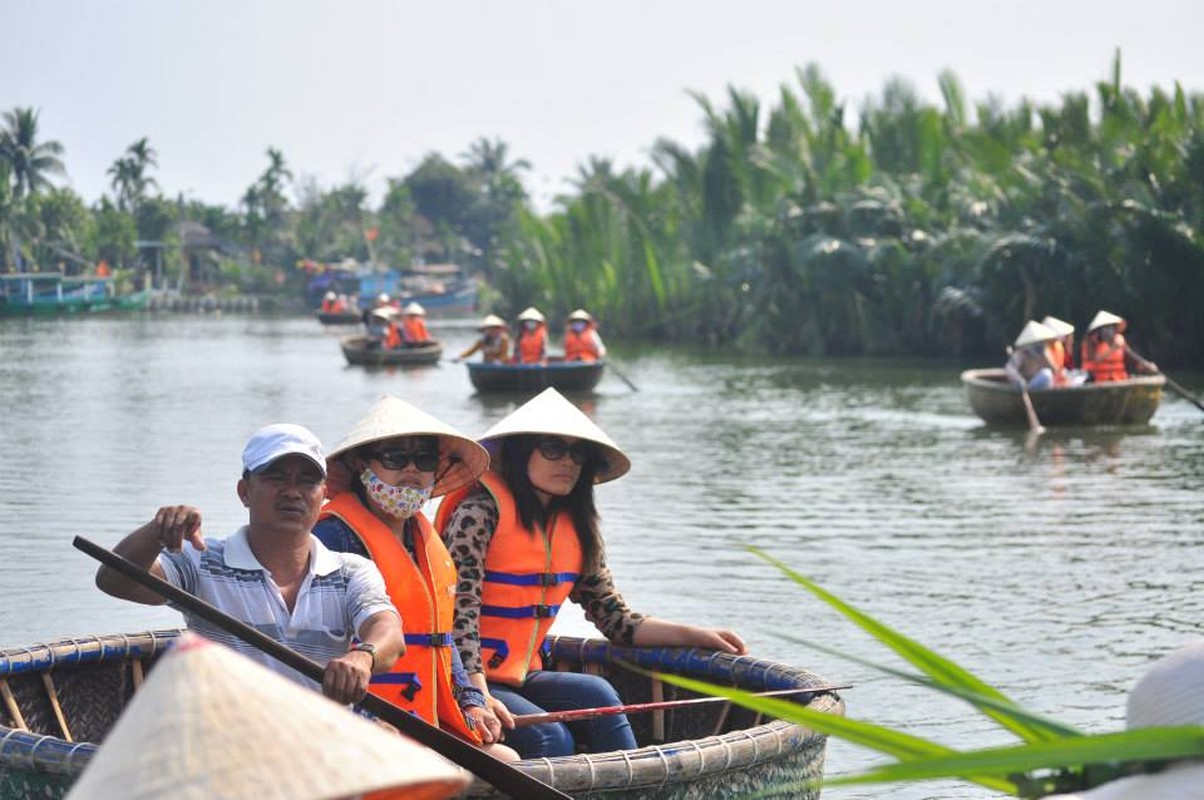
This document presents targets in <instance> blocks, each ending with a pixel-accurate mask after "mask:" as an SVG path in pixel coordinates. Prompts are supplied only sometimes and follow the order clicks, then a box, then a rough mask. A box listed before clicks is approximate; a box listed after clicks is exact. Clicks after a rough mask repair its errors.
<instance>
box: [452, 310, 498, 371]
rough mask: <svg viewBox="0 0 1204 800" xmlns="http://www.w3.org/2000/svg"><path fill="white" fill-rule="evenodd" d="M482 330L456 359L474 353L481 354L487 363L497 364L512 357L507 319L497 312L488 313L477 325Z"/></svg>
mask: <svg viewBox="0 0 1204 800" xmlns="http://www.w3.org/2000/svg"><path fill="white" fill-rule="evenodd" d="M477 330H479V331H480V332H481V336H480V338H478V339H477V340H476V341H475V342H473V343H472V346H471V347H468V348H467V349H465V350H464V352H462V353H460V355H458V356H456V358H455V360H456V361H462V360H464V359H466V358H468V357H469V356H471V355H472V354H473V353H478V352H479V353H480V354H481V361H482V362H484V363H486V364H497V363H502V362H504V361H506V360H507V359H508V358H510V334H508V333H506V321H505V320H504V319H502V318H501V317H499V316H498V315H496V314H488V315H486V316H485V318H484V319H482V320H481V322H480V324H478V325H477Z"/></svg>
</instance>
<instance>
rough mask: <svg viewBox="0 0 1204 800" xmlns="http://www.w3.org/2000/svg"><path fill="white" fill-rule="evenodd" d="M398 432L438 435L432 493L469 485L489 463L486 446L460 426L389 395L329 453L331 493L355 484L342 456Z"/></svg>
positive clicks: (344, 489)
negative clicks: (459, 427)
mask: <svg viewBox="0 0 1204 800" xmlns="http://www.w3.org/2000/svg"><path fill="white" fill-rule="evenodd" d="M398 436H437V437H438V438H439V467H438V469H436V470H435V488H434V489H432V490H431V496H432V497H439V496H440V495H444V494H447V493H448V492H451V491H454V490H456V489H459V488H460V487H461V486H467V485H468V484H470V483H472V482H473V481H475V480H476V479H477V478H478V477H479V476H480V474H481V473H482V472H484V471H485V470H486V469H487V468H488V467H489V453H487V452H486V451H485V448H483V447H481V446H480V445H479V444H477V443H476V442H474V441H473V440H472V439H470V438H468V437H467V436H465V435H464V434H462V433H460V432H459V431H458V430H456V429H455V428H453V427H452V426H451V425H448V424H446V423H444V422H440V421H439V420H437V419H435V418H434V417H432V416H431V415H430V414H428V413H426V412H425V411H423V410H421V409H419V408H416V407H415V406H412V405H410V404H409V403H407V402H406V401H405V400H402V399H401V398H400V397H394V396H393V395H385V396H384V397H382V398H381V399H380V400H377V401H376V403H375V404H374V405H373V406H372V408H370V409H368V413H367V414H365V415H364V417H363V418H362V419H361V420H360V421H359V422H357V423H355V425H353V426H352V428H351V432H350V433H348V434H347V436H346V438H344V439H343V441H341V442H339V445H338V447H336V448H334V450H332V451H330V453H329V455H327V456H326V471H327V473H328V477H327V494H328V496H330V497H333V496H335V495H336V494H339V493H340V492H344V491H346V490H347V487H348V486H350V485H351V472H350V469H349V467H348V466H347V465H346V464H345V463H344V462H343V458H342V456H343V455H344V454H346V453H348V452H350V451H352V450H354V449H356V448H357V447H361V446H363V445H366V444H371V443H373V442H379V441H382V440H384V439H393V438H395V437H398Z"/></svg>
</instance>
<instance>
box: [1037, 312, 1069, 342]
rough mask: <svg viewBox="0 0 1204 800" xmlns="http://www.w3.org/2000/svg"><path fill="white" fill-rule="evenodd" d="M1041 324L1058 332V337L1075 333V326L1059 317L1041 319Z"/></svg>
mask: <svg viewBox="0 0 1204 800" xmlns="http://www.w3.org/2000/svg"><path fill="white" fill-rule="evenodd" d="M1041 324H1042V325H1044V326H1045V327H1047V328H1049V329H1050V330H1051V331H1053V332H1054V333H1056V334H1057V335H1058V337H1059V338H1060V337H1062V336H1069V335H1070V334H1072V333H1074V326H1073V325H1071V324H1070V323H1069V322H1066V321H1064V320H1060V319H1058V318H1057V317H1046V318H1045V319H1043V320H1041Z"/></svg>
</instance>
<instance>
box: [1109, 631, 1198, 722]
mask: <svg viewBox="0 0 1204 800" xmlns="http://www.w3.org/2000/svg"><path fill="white" fill-rule="evenodd" d="M1128 705H1129V707H1128V723H1127V724H1128V727H1129V728H1130V729H1132V728H1152V727H1161V726H1174V725H1204V639H1201V640H1199V641H1196V642H1193V643H1192V644H1188V645H1185V646H1183V647H1180V648H1179V649H1178V650H1176V651H1174V652H1173V653H1171V654H1170V655H1167V656H1163V657H1162V658H1161V659H1159V660H1158V661H1156V662H1155V663H1154V665H1153V666H1152V667H1150V669H1149V670H1148V671H1147V672H1146V673H1145V674H1144V675H1143V676H1141V678H1140V679H1139V680H1138V681H1137V683H1136V684H1134V685H1133V688H1132V689H1131V690H1130V691H1129V703H1128Z"/></svg>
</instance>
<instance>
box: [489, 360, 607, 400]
mask: <svg viewBox="0 0 1204 800" xmlns="http://www.w3.org/2000/svg"><path fill="white" fill-rule="evenodd" d="M605 369H606V362H605V361H565V360H564V359H557V358H549V359H548V360H547V363H544V364H511V363H497V362H494V363H490V364H486V363H483V362H469V363H468V378H469V380H471V381H472V385H473V386H474V387H476V390H477V391H478V392H541V391H543V390H544V389H547V388H548V387H549V386H550V387H552V388H553V389H556V390H558V391H561V392H588V391H590V390H591V389H593V388H594V387H595V386H597V385H598V381H600V380H602V373H603V372H604V371H605Z"/></svg>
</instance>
